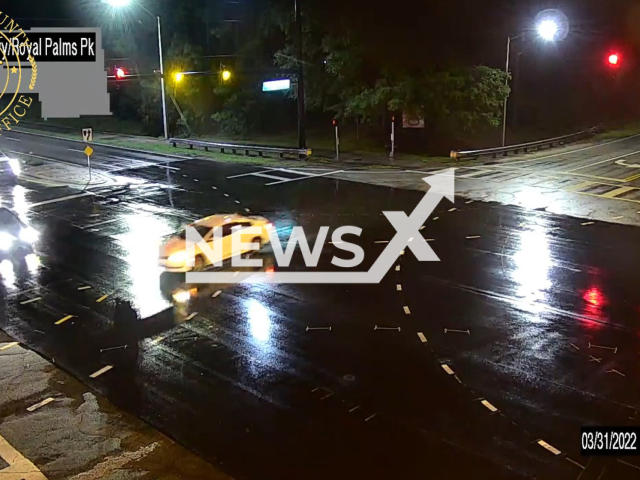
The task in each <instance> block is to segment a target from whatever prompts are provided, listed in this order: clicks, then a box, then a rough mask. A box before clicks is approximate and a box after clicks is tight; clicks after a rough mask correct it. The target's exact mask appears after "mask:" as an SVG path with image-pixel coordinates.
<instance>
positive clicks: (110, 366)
mask: <svg viewBox="0 0 640 480" xmlns="http://www.w3.org/2000/svg"><path fill="white" fill-rule="evenodd" d="M112 368H113V365H107V366H106V367H102V368H101V369H100V370H98V371H97V372H93V373H92V374H91V375H89V376H90V377H91V378H98V377H99V376H100V375H102V374H103V373H106V372H108V371H109V370H111V369H112Z"/></svg>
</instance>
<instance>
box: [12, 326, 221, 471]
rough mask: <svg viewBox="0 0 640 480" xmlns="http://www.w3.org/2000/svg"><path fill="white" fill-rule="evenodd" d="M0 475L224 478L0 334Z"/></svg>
mask: <svg viewBox="0 0 640 480" xmlns="http://www.w3.org/2000/svg"><path fill="white" fill-rule="evenodd" d="M0 392H2V394H1V395H0V418H1V419H2V420H1V422H0V478H1V479H2V480H47V479H48V480H98V479H101V480H128V479H162V480H231V479H230V477H228V476H227V475H225V474H223V473H221V472H220V471H218V470H216V469H215V468H214V467H213V466H211V465H210V464H208V463H207V462H205V461H204V460H202V459H200V458H199V457H197V456H196V455H194V454H193V453H191V452H190V451H188V450H186V449H185V448H183V447H181V446H180V445H178V444H176V443H175V442H173V441H172V440H170V439H169V438H167V437H165V436H164V435H162V434H161V433H159V432H158V431H156V430H154V429H153V428H151V427H150V426H149V425H147V424H146V423H144V422H142V421H141V420H139V419H137V418H135V417H133V416H131V415H129V414H127V413H124V412H122V411H120V410H118V409H117V408H115V407H114V406H113V405H112V404H111V403H109V402H108V401H107V400H105V399H104V398H102V397H99V396H97V395H95V394H94V393H92V392H90V391H89V390H88V389H87V387H85V386H84V385H83V384H81V383H80V382H78V381H77V380H75V379H74V378H73V377H71V376H69V375H67V374H66V373H65V372H63V371H62V370H60V369H59V368H57V367H56V366H55V365H53V364H52V363H50V362H48V361H47V360H45V359H44V358H42V357H40V356H39V355H38V354H36V353H34V352H33V351H31V350H28V349H26V348H24V347H23V346H21V345H20V344H17V343H16V342H14V341H13V340H12V339H11V338H9V337H8V336H7V335H5V334H4V333H2V332H0Z"/></svg>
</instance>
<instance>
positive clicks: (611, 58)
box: [607, 53, 620, 67]
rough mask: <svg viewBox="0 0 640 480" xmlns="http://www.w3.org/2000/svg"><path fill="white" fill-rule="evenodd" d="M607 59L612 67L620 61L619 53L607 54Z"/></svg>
mask: <svg viewBox="0 0 640 480" xmlns="http://www.w3.org/2000/svg"><path fill="white" fill-rule="evenodd" d="M607 60H608V61H609V65H611V66H612V67H616V66H618V64H619V63H620V54H619V53H612V54H610V55H609V57H608V58H607Z"/></svg>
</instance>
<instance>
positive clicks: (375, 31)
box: [5, 0, 640, 123]
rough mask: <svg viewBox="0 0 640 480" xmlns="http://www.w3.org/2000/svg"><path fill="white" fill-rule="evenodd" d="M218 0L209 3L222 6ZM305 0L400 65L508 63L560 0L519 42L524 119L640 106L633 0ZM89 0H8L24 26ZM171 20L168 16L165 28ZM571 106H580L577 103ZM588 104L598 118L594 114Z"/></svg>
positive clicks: (60, 16)
mask: <svg viewBox="0 0 640 480" xmlns="http://www.w3.org/2000/svg"><path fill="white" fill-rule="evenodd" d="M141 1H144V2H145V5H148V6H149V8H150V9H152V10H153V11H154V12H158V13H159V14H160V15H161V16H162V14H163V11H166V5H168V4H171V3H174V4H177V3H179V0H175V1H173V0H153V1H145V0H141ZM203 1H206V0H203ZM220 1H222V0H216V1H210V2H209V3H210V4H211V5H212V6H213V8H217V7H216V5H217V4H219V2H220ZM272 1H284V2H289V0H272ZM302 1H303V10H304V8H305V6H307V7H309V6H316V7H317V6H319V7H320V8H321V9H323V10H324V11H325V12H327V13H326V17H325V19H324V21H325V22H331V21H333V16H334V12H341V14H344V15H346V16H348V17H350V18H352V19H353V24H354V25H356V24H357V28H358V29H359V31H361V32H363V33H364V36H365V38H367V39H368V41H369V42H370V43H371V45H375V49H374V50H373V51H375V52H377V54H379V55H381V56H384V57H385V58H390V59H392V61H394V62H397V63H398V64H399V65H407V66H424V65H428V66H434V67H439V66H446V65H447V64H450V63H453V62H458V63H463V64H468V65H472V64H485V65H489V66H492V67H497V68H504V61H505V42H506V37H507V35H516V34H518V33H520V32H522V31H525V30H530V29H531V28H532V27H533V20H534V18H535V16H536V13H538V12H539V11H541V10H544V9H547V8H557V9H560V10H561V11H562V12H563V13H564V14H565V15H566V16H567V17H568V19H569V25H570V33H569V35H568V37H567V38H566V39H564V40H563V41H561V42H558V43H557V44H543V43H542V42H539V41H537V40H536V36H535V34H531V35H529V36H528V37H527V39H526V41H524V42H522V41H518V42H514V45H513V57H512V62H513V63H512V72H513V74H514V85H513V88H514V97H513V101H514V102H516V103H517V104H518V105H519V108H518V111H519V116H520V117H521V118H522V119H523V121H525V122H526V121H527V118H528V117H531V119H533V120H531V121H537V122H539V121H540V118H544V115H548V114H549V113H548V112H550V111H551V110H550V109H551V108H553V109H554V110H553V111H554V115H555V114H556V113H557V114H558V116H562V115H563V114H564V113H566V114H567V116H568V118H572V120H567V121H571V122H575V118H577V117H579V118H582V116H583V115H582V114H581V113H579V114H578V113H576V112H579V111H581V110H580V109H581V108H583V105H584V104H585V102H591V103H593V105H594V106H595V105H599V106H600V107H599V108H603V109H604V110H605V111H607V113H608V114H613V115H614V116H615V115H618V113H616V112H617V110H616V109H615V108H609V107H611V106H612V105H618V106H619V107H620V108H622V109H624V108H626V109H627V110H629V109H631V111H628V112H627V113H629V114H633V113H634V112H635V110H636V109H637V108H639V107H640V98H636V94H635V92H636V91H640V88H637V87H638V86H639V85H640V72H638V70H640V64H638V63H636V61H635V59H636V57H637V52H638V49H639V48H640V28H637V25H640V4H638V2H637V1H635V0H565V1H562V2H540V1H526V0H518V1H514V0H487V1H484V2H478V1H477V0H457V1H443V0H436V1H429V0H422V1H414V2H411V3H409V2H371V1H370V0H322V2H321V3H316V4H314V3H312V2H319V1H320V0H302ZM290 3H291V4H292V5H293V2H292V1H291V2H290ZM92 5H93V2H92V0H76V1H72V0H65V1H61V0H58V1H55V0H54V1H52V0H30V1H29V2H12V3H10V4H7V6H6V7H5V11H6V13H8V14H10V15H11V16H13V17H14V18H20V19H21V24H22V25H23V26H29V25H33V26H72V25H77V26H93V25H87V23H86V19H85V20H80V19H82V18H83V16H84V18H86V13H87V11H88V9H90V8H91V6H92ZM256 5H258V3H252V2H248V1H245V2H243V3H242V4H241V5H240V9H242V8H247V9H248V8H252V6H254V8H257V7H256ZM34 17H35V18H34ZM31 19H33V20H31ZM47 19H48V20H47ZM170 28H171V26H170V25H169V26H167V30H170ZM169 33H170V32H168V33H165V35H168V34H169ZM144 47H146V48H149V49H151V50H153V48H154V45H149V46H146V45H141V48H144ZM209 50H210V51H209V52H208V53H209V54H212V55H213V54H219V53H228V52H220V51H216V44H215V42H213V43H212V44H211V45H210V46H209ZM612 50H617V51H619V52H620V53H621V54H622V58H623V64H622V66H621V68H620V69H619V70H620V71H619V72H618V76H617V77H616V78H611V75H610V74H611V72H610V71H609V70H610V69H608V67H607V65H606V62H605V58H606V56H607V53H608V52H609V51H612ZM632 92H633V95H632ZM616 95H617V96H616ZM629 95H632V98H630V97H629ZM559 106H561V108H559ZM574 108H577V109H578V110H575V111H574V110H572V109H574ZM529 110H532V112H533V110H537V113H536V112H533V113H532V112H529ZM571 112H573V113H571ZM587 113H588V115H592V116H593V119H592V118H587V116H588V115H587ZM587 113H585V115H584V121H585V122H586V123H589V122H592V121H594V120H597V119H598V118H601V117H602V116H603V115H604V112H603V110H599V109H598V108H592V109H590V111H589V112H587Z"/></svg>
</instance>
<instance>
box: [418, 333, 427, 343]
mask: <svg viewBox="0 0 640 480" xmlns="http://www.w3.org/2000/svg"><path fill="white" fill-rule="evenodd" d="M418 338H419V339H420V341H421V342H422V343H427V337H425V336H424V333H422V332H418Z"/></svg>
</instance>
